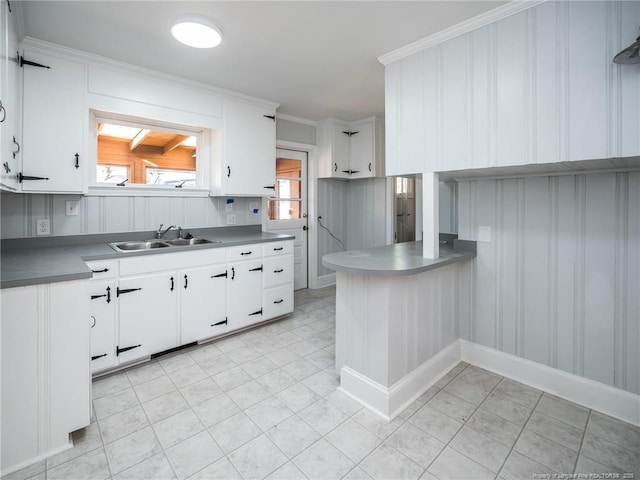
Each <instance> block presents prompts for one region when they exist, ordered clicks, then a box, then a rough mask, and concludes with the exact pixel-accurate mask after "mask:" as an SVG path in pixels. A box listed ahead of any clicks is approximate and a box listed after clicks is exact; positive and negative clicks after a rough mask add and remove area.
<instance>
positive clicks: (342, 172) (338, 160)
mask: <svg viewBox="0 0 640 480" xmlns="http://www.w3.org/2000/svg"><path fill="white" fill-rule="evenodd" d="M349 138H350V137H349V129H348V128H346V127H345V126H344V125H334V126H333V139H332V140H333V142H332V143H333V145H332V149H331V150H332V157H333V158H332V160H333V169H332V176H333V177H339V178H349V177H350V175H349V169H350V166H349V143H350V140H349Z"/></svg>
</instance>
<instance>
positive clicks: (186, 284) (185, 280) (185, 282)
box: [184, 275, 189, 290]
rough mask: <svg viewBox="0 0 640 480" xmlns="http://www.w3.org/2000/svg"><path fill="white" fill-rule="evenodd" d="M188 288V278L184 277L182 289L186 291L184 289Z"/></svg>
mask: <svg viewBox="0 0 640 480" xmlns="http://www.w3.org/2000/svg"><path fill="white" fill-rule="evenodd" d="M188 286H189V277H187V276H186V275H185V276H184V288H185V290H186V288H187V287H188Z"/></svg>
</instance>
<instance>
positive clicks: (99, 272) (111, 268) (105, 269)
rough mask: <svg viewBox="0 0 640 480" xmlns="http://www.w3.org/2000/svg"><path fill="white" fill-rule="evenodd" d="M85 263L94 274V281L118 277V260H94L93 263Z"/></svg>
mask: <svg viewBox="0 0 640 480" xmlns="http://www.w3.org/2000/svg"><path fill="white" fill-rule="evenodd" d="M85 263H86V264H87V267H89V268H90V269H91V271H92V272H93V279H94V280H102V279H107V278H115V276H116V273H117V272H116V269H117V268H118V261H117V260H92V261H91V262H85Z"/></svg>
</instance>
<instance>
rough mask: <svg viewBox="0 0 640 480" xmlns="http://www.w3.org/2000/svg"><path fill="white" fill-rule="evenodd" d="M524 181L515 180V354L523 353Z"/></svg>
mask: <svg viewBox="0 0 640 480" xmlns="http://www.w3.org/2000/svg"><path fill="white" fill-rule="evenodd" d="M524 187H525V183H524V179H518V180H517V181H516V202H517V211H518V224H517V235H516V252H517V260H516V292H517V293H516V308H517V319H516V332H515V333H516V355H518V356H520V357H521V356H523V355H524V312H525V304H524V297H525V293H524V292H525V281H524V279H525V271H524V265H525V247H526V245H525V235H524V233H525V232H524V226H525V221H524V220H525V213H526V212H525V201H524V200H525V199H524V196H525V191H524V190H525V188H524Z"/></svg>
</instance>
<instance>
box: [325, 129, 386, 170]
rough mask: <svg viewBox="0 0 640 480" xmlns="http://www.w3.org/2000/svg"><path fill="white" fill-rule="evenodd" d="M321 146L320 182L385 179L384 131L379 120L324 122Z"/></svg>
mask: <svg viewBox="0 0 640 480" xmlns="http://www.w3.org/2000/svg"><path fill="white" fill-rule="evenodd" d="M318 146H319V159H320V160H319V162H320V163H319V176H320V178H344V179H356V178H372V177H383V176H384V127H383V123H382V120H380V119H378V118H375V117H372V118H367V119H364V120H359V121H356V122H343V121H340V120H334V119H329V120H324V121H322V122H320V124H319V125H318Z"/></svg>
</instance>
